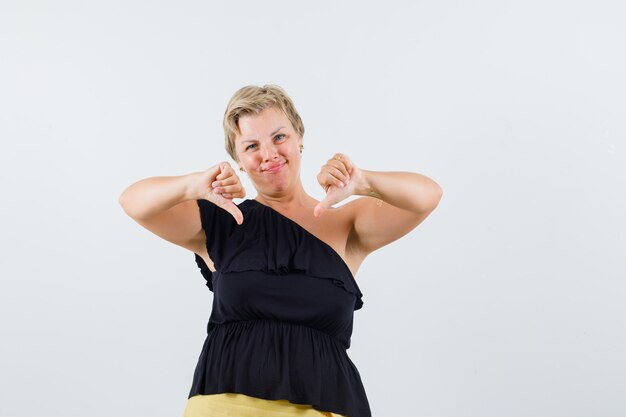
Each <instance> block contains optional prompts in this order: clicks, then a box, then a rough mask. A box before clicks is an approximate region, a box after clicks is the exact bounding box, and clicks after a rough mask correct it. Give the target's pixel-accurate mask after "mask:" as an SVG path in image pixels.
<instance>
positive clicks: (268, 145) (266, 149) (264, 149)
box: [259, 141, 278, 161]
mask: <svg viewBox="0 0 626 417" xmlns="http://www.w3.org/2000/svg"><path fill="white" fill-rule="evenodd" d="M259 146H260V148H261V157H262V158H263V161H270V160H272V159H276V157H277V156H278V150H277V148H276V145H274V143H273V142H271V141H270V142H265V143H261V144H260V145H259Z"/></svg>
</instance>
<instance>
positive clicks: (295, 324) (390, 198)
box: [120, 85, 442, 417]
mask: <svg viewBox="0 0 626 417" xmlns="http://www.w3.org/2000/svg"><path fill="white" fill-rule="evenodd" d="M224 131H225V137H226V149H227V151H228V153H229V155H230V156H231V157H232V159H233V160H234V161H235V162H236V163H237V164H238V166H239V169H240V170H241V171H243V172H245V173H246V175H248V177H249V178H250V181H251V182H252V184H253V185H254V187H255V189H256V192H257V195H256V197H255V198H254V199H247V200H244V201H243V202H241V203H239V204H235V203H234V202H233V199H234V198H244V197H245V195H246V193H245V190H244V188H243V186H242V184H241V182H240V179H239V177H238V175H237V173H236V171H235V170H234V169H233V168H232V167H231V165H230V164H229V163H228V162H221V163H219V164H216V165H214V166H212V167H211V168H209V169H207V170H206V171H202V172H194V173H191V174H188V175H181V176H175V177H152V178H147V179H144V180H141V181H138V182H136V183H134V184H132V185H130V186H129V187H128V188H127V189H126V190H125V191H124V192H123V193H122V195H121V196H120V204H121V205H122V207H123V208H124V210H125V212H126V213H127V214H128V215H129V216H131V217H132V218H133V219H134V220H136V221H137V222H138V223H139V224H140V225H142V226H143V227H145V228H147V229H148V230H150V231H152V232H153V233H155V234H156V235H158V236H160V237H162V238H163V239H166V240H168V241H170V242H172V243H175V244H177V245H179V246H182V247H184V248H186V249H189V250H190V251H192V252H193V253H194V256H195V261H196V262H197V265H198V267H199V268H200V271H201V273H202V274H203V276H204V277H205V279H206V280H207V284H206V285H207V286H208V287H209V289H210V290H211V291H213V292H214V297H213V308H212V312H211V317H210V318H209V323H208V327H207V338H206V339H205V343H204V346H203V348H202V352H201V354H200V357H199V359H198V364H197V367H196V370H195V373H194V377H193V382H192V387H191V391H190V393H189V398H188V401H187V406H186V409H185V414H184V416H185V417H200V416H202V417H218V416H224V415H229V416H230V415H237V416H255V417H257V416H268V415H271V416H274V415H280V416H288V415H299V416H320V415H326V416H349V417H368V416H371V411H370V407H369V403H368V400H367V396H366V394H365V389H364V387H363V384H362V382H361V378H360V375H359V372H358V370H357V368H356V367H355V366H354V364H353V363H352V361H351V360H350V359H349V357H348V355H347V352H346V350H347V349H348V348H349V346H350V336H351V334H352V323H353V314H354V311H355V310H358V309H359V308H361V306H362V305H363V302H362V300H361V296H362V293H361V291H360V289H359V287H358V285H357V283H356V281H355V278H354V277H355V275H356V273H357V271H358V269H359V266H360V265H361V263H362V262H363V260H364V259H365V257H366V256H367V255H369V254H370V253H372V252H373V251H375V250H376V249H378V248H380V247H382V246H384V245H386V244H388V243H390V242H393V241H394V240H396V239H398V238H400V237H401V236H403V235H405V234H407V233H408V232H409V231H411V230H412V229H414V228H415V227H416V226H417V225H418V224H420V223H421V222H422V221H423V220H424V219H425V218H426V217H427V216H428V215H429V214H430V213H431V212H432V211H433V210H434V209H435V207H436V206H437V204H438V203H439V200H440V199H441V196H442V190H441V188H440V187H439V185H438V184H437V183H435V182H434V181H433V180H431V179H429V178H427V177H425V176H423V175H420V174H416V173H410V172H375V171H367V170H364V169H361V168H359V167H358V166H357V165H356V164H355V163H354V162H353V161H352V160H351V159H350V158H349V157H348V156H347V155H346V154H343V153H336V154H335V155H334V156H333V157H332V158H330V159H329V160H328V161H327V162H326V164H324V165H323V166H322V168H321V170H320V172H319V174H318V175H317V180H318V182H319V183H320V185H321V186H322V187H323V188H324V190H325V191H326V195H325V197H324V199H323V200H322V201H318V200H316V199H315V198H313V197H311V196H310V195H309V194H307V192H306V191H305V190H304V188H303V186H302V182H301V180H300V162H301V158H302V152H303V136H304V126H303V124H302V120H301V118H300V116H299V115H298V112H297V111H296V109H295V107H294V105H293V103H292V101H291V99H290V98H289V97H288V96H287V94H286V93H285V92H284V91H283V90H282V89H281V88H280V87H278V86H275V85H266V86H263V87H256V86H247V87H244V88H242V89H240V90H239V91H237V92H236V93H235V94H234V96H233V97H232V98H231V100H230V102H229V104H228V106H227V109H226V112H225V115H224ZM352 195H356V196H363V197H361V198H356V199H353V200H351V201H349V202H347V203H345V204H343V205H341V206H340V207H337V208H333V206H334V205H335V204H336V203H339V202H341V201H343V200H345V199H346V198H347V197H349V196H352Z"/></svg>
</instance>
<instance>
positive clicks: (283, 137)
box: [274, 133, 285, 140]
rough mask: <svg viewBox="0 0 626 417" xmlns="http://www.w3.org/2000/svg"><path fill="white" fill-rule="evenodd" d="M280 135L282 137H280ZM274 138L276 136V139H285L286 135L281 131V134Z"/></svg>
mask: <svg viewBox="0 0 626 417" xmlns="http://www.w3.org/2000/svg"><path fill="white" fill-rule="evenodd" d="M281 136H282V137H281ZM279 137H281V138H280V139H279ZM274 138H275V139H276V140H283V139H285V135H284V134H282V133H281V134H278V135H276V136H274Z"/></svg>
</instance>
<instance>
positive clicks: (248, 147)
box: [246, 143, 256, 151]
mask: <svg viewBox="0 0 626 417" xmlns="http://www.w3.org/2000/svg"><path fill="white" fill-rule="evenodd" d="M253 146H256V143H253V144H251V145H248V146H246V151H247V150H248V149H250V148H251V147H253Z"/></svg>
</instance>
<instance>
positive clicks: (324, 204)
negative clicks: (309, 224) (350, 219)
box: [313, 194, 334, 217]
mask: <svg viewBox="0 0 626 417" xmlns="http://www.w3.org/2000/svg"><path fill="white" fill-rule="evenodd" d="M333 204H334V202H333V201H332V197H331V195H330V194H326V197H324V199H323V200H322V201H320V202H319V203H317V205H316V206H315V208H314V209H313V216H315V217H320V216H321V215H322V214H324V212H325V211H326V209H328V208H329V207H331V206H332V205H333Z"/></svg>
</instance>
